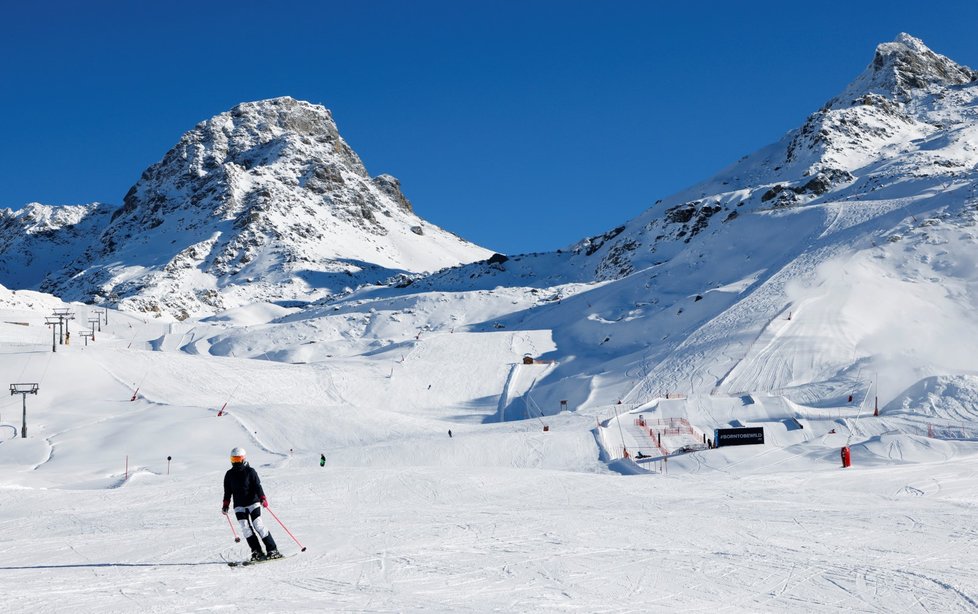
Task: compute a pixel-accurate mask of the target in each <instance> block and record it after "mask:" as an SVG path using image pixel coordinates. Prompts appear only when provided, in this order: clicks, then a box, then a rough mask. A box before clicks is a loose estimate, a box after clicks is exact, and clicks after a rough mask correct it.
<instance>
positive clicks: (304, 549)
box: [265, 507, 306, 552]
mask: <svg viewBox="0 0 978 614" xmlns="http://www.w3.org/2000/svg"><path fill="white" fill-rule="evenodd" d="M265 509H266V510H268V513H269V514H271V515H272V518H274V519H275V522H277V523H279V524H281V525H282V528H283V529H285V532H286V533H288V534H289V537H291V538H292V541H294V542H295V543H297V544H299V540H297V539H296V538H295V535H292V531H289V529H288V527H286V526H285V525H284V524H282V521H281V520H279V519H278V516H276V515H275V512H273V511H272V508H270V507H266V508H265ZM299 547H300V548H302V550H300V552H305V551H306V547H305V546H303V545H302V544H299Z"/></svg>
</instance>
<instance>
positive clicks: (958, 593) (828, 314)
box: [0, 252, 978, 612]
mask: <svg viewBox="0 0 978 614" xmlns="http://www.w3.org/2000/svg"><path fill="white" fill-rule="evenodd" d="M894 253H895V252H894ZM855 260H856V261H854V262H850V265H849V267H848V268H847V270H848V271H849V274H848V276H839V277H838V278H836V277H834V276H832V275H827V276H826V275H822V276H821V278H820V281H819V282H818V283H812V284H810V285H809V286H806V288H807V289H804V288H801V287H799V288H797V289H795V290H793V291H792V292H793V295H792V300H793V302H792V303H791V308H790V309H784V310H778V311H777V313H776V315H775V316H774V317H772V318H770V319H768V320H766V322H767V323H766V324H764V325H763V326H762V327H761V328H760V329H759V330H758V331H757V332H756V334H755V335H754V336H753V337H743V336H739V337H731V338H730V344H731V347H732V346H733V345H737V346H738V347H740V348H741V349H740V350H738V351H734V350H733V349H731V347H727V348H726V349H724V348H719V349H717V350H716V351H713V352H710V353H708V356H709V357H710V358H709V359H708V360H707V359H702V358H699V359H695V357H696V354H695V351H696V350H695V348H694V349H691V350H690V351H689V352H688V353H687V354H686V356H687V358H688V360H682V355H677V356H675V360H673V361H672V362H670V360H663V361H659V362H658V363H656V364H655V365H649V364H642V362H641V361H640V360H637V361H635V364H634V365H633V366H631V367H625V368H623V369H621V370H620V371H618V370H609V373H608V374H607V375H606V376H604V377H602V376H600V374H599V375H598V376H594V377H592V378H590V379H589V380H587V382H585V383H578V384H575V381H574V380H573V379H565V380H564V381H563V382H562V383H561V384H560V385H559V386H557V385H554V384H550V385H547V384H542V382H546V381H547V377H548V375H552V374H554V373H559V372H560V369H562V368H566V366H567V364H568V363H573V361H575V360H576V361H579V362H580V361H586V360H587V356H585V355H584V353H585V351H586V348H584V347H574V346H572V345H570V346H568V345H566V344H567V343H569V342H568V341H567V340H566V338H564V343H565V345H564V346H563V347H561V346H560V345H559V344H557V343H556V342H555V341H554V338H553V336H552V333H551V331H549V330H508V329H505V328H504V329H496V328H493V327H491V326H483V327H476V326H467V325H466V323H465V322H462V321H461V316H459V318H454V319H453V318H441V316H439V312H438V310H439V309H444V308H445V303H444V301H443V300H433V301H430V302H427V303H426V302H424V301H418V302H417V303H415V304H413V305H412V307H411V309H409V310H404V311H403V312H402V315H401V316H400V318H392V317H388V316H387V315H386V314H385V313H381V312H378V313H374V312H372V311H370V310H371V309H372V306H371V303H369V302H364V303H363V305H361V309H362V311H360V312H356V313H354V311H350V312H349V313H346V312H344V313H341V315H340V316H338V317H339V320H325V319H324V320H314V321H312V322H307V325H310V326H311V325H315V326H316V327H318V330H319V334H320V335H321V338H324V339H327V340H328V339H334V341H333V342H332V343H330V342H321V341H316V340H314V339H307V338H305V337H304V335H305V334H306V332H304V331H305V330H306V329H303V328H302V327H301V326H300V324H301V322H297V321H295V320H294V319H290V318H291V316H290V312H289V311H288V310H283V309H282V308H279V307H275V306H270V305H256V306H254V307H251V308H245V309H242V310H238V311H236V312H235V313H231V314H227V315H225V316H222V317H220V318H214V319H211V320H210V321H198V322H186V323H163V322H159V321H156V320H153V319H150V318H144V317H138V316H136V315H133V314H127V313H120V312H116V311H112V310H110V311H109V312H108V318H107V319H108V322H107V323H105V322H104V323H102V325H101V328H102V330H101V331H97V332H96V339H95V341H89V343H88V345H85V343H84V339H82V338H81V337H80V336H79V334H78V333H79V332H80V331H81V330H82V329H83V328H84V327H85V326H84V325H85V323H87V322H88V321H89V319H91V318H95V317H97V316H96V314H95V312H94V310H93V308H92V307H90V306H86V305H81V304H71V305H66V304H63V303H61V302H60V301H59V300H57V299H55V298H53V297H49V296H46V295H41V294H36V293H32V292H16V293H14V292H11V291H9V290H6V289H4V290H2V293H3V294H2V297H0V298H2V300H0V343H2V345H0V372H2V373H3V377H4V379H5V381H7V382H9V383H11V384H13V383H38V384H39V391H38V394H37V395H27V397H26V403H27V420H26V424H27V435H28V436H27V438H21V437H19V435H20V431H21V428H22V423H21V422H22V397H21V396H20V395H14V396H11V397H8V399H7V400H6V401H4V402H3V403H2V405H0V424H2V426H0V440H2V443H0V468H2V469H0V553H2V557H0V589H2V594H3V595H4V610H6V611H10V612H143V611H160V612H163V611H166V612H193V611H215V610H217V611H222V610H229V611H230V610H236V609H241V608H248V609H254V610H259V611H267V612H313V611H419V610H428V611H473V612H482V611H558V610H559V611H566V610H577V611H595V612H597V611H609V612H611V611H614V612H628V611H679V612H696V611H707V610H709V611H721V612H784V611H806V612H835V611H840V610H843V611H864V612H880V611H885V612H896V611H899V612H935V611H940V612H958V611H959V612H970V611H975V609H976V608H978V572H976V566H975V564H974V563H975V561H978V556H976V555H978V552H976V550H978V547H976V543H978V530H976V529H975V527H974V524H975V521H974V519H975V512H976V501H978V495H976V494H975V493H976V488H975V487H976V485H978V469H976V468H975V467H976V462H978V444H976V442H975V439H976V438H978V437H976V434H975V433H974V430H973V429H972V428H971V427H970V425H974V424H975V418H976V416H975V409H974V407H975V406H974V404H973V403H972V402H970V401H972V400H973V399H972V398H971V396H973V394H972V393H971V392H969V391H971V390H973V389H974V388H973V379H972V378H973V375H971V374H969V373H967V372H960V373H949V372H947V371H946V370H945V375H940V376H933V377H929V376H927V373H928V372H927V371H926V370H925V369H923V368H922V367H920V365H923V364H925V363H926V364H931V365H932V369H931V371H932V372H936V371H938V368H937V367H934V366H933V365H940V364H943V363H942V361H944V363H946V362H947V361H950V360H951V359H952V358H954V357H951V356H948V355H947V353H946V351H944V350H943V348H942V346H941V343H940V339H941V335H942V333H941V332H940V330H939V327H938V326H937V325H934V327H933V329H928V325H927V324H925V323H922V322H923V318H920V317H918V316H920V315H921V314H923V313H925V312H923V311H921V310H922V309H925V308H927V309H929V308H931V306H932V305H933V303H932V302H931V303H929V302H928V301H927V300H925V299H926V298H927V297H928V296H929V295H928V293H929V292H930V291H932V290H933V288H932V287H931V286H929V285H928V284H926V283H921V284H915V285H911V286H910V291H908V290H907V287H901V289H900V294H899V298H900V304H901V305H902V306H903V307H902V309H903V310H904V311H903V312H901V313H902V314H903V316H904V317H905V318H906V321H907V322H908V327H909V326H911V324H909V323H913V324H912V326H917V327H923V329H924V332H925V333H926V334H925V335H923V336H913V335H909V336H908V337H906V338H914V339H917V340H918V344H917V345H916V346H915V353H914V354H913V357H912V360H911V358H906V360H905V361H904V362H903V363H902V364H903V366H905V367H908V366H915V365H916V371H915V374H914V376H913V377H910V376H909V375H907V373H906V372H900V370H899V369H898V367H899V366H900V365H899V364H897V363H893V364H891V365H890V368H889V370H887V369H886V368H883V369H881V370H880V371H879V372H878V371H877V369H879V368H880V366H881V365H880V364H879V363H878V362H877V363H871V362H870V361H868V359H867V358H866V354H865V352H866V351H867V350H868V348H869V345H868V344H870V343H871V342H873V341H874V338H872V337H867V336H865V335H863V336H862V337H861V336H860V334H861V333H866V332H867V331H868V332H869V333H870V334H873V330H874V329H873V328H872V326H871V324H872V319H871V318H869V316H867V315H866V314H871V313H878V310H877V311H876V312H874V311H873V310H867V309H864V308H863V306H862V305H860V304H858V303H859V301H861V300H864V299H865V298H866V297H867V296H870V295H871V296H874V297H876V299H875V300H876V303H877V304H878V305H879V309H885V308H886V305H888V304H890V303H891V302H895V301H893V300H879V297H884V298H886V297H889V299H895V298H896V296H897V294H896V292H895V291H893V290H889V291H888V290H887V289H886V287H885V285H886V284H887V283H893V280H892V279H889V280H888V279H887V278H886V276H881V275H879V270H878V269H874V268H872V263H873V260H872V259H871V258H869V257H867V258H865V259H862V260H860V259H859V258H856V259H855ZM813 271H814V269H813ZM861 271H862V272H861ZM854 278H856V279H854ZM833 279H838V280H842V281H838V282H837V283H838V287H828V285H831V284H830V281H831V280H833ZM827 284H828V285H827ZM744 285H746V283H745V284H744ZM867 288H870V289H871V290H872V292H870V293H869V294H867V293H865V292H862V290H865V289H867ZM599 290H600V288H597V289H596V290H595V291H599ZM915 291H916V292H919V294H916V295H915V294H913V292H915ZM760 294H762V292H761V293H760ZM760 294H758V293H755V295H758V296H759V295H760ZM948 296H949V295H943V298H937V299H935V300H936V301H938V302H940V301H945V304H941V305H938V308H939V311H940V312H941V313H943V314H945V316H943V317H945V318H952V320H953V321H952V322H950V324H954V325H955V326H956V327H957V328H956V330H957V331H958V333H959V334H960V335H962V339H966V338H968V337H969V336H970V335H972V334H973V331H972V328H973V326H972V325H971V324H970V323H969V320H968V318H967V317H965V316H964V315H960V316H959V317H958V316H954V314H955V313H957V312H956V311H955V310H954V309H953V308H952V307H953V304H952V303H947V301H952V302H953V296H951V298H948ZM503 301H504V302H505V303H507V304H511V303H516V302H518V301H517V299H511V298H508V297H507V298H504V299H503ZM379 304H380V303H379V302H377V303H374V305H379ZM595 304H597V302H596V303H595ZM492 305H493V303H491V301H487V299H486V297H485V295H484V294H483V293H472V294H471V295H467V296H457V297H455V300H454V302H453V303H451V306H452V309H454V310H456V311H457V313H464V314H465V316H466V317H467V318H469V322H481V321H485V322H492V321H493V318H494V317H496V315H498V314H497V313H496V312H494V311H493V309H498V306H497V307H492ZM61 307H64V308H68V309H71V311H72V312H73V313H74V314H75V320H74V321H72V322H70V323H69V326H70V327H71V330H73V331H74V334H73V335H72V337H71V342H70V345H67V346H65V345H56V348H57V351H56V352H52V351H51V349H52V334H51V330H50V329H49V328H46V327H45V325H44V318H45V316H48V315H50V313H51V312H52V310H53V309H56V308H61ZM352 309H353V308H352V307H351V310H352ZM728 313H729V312H728ZM928 313H929V312H928ZM948 314H950V315H948ZM293 315H294V314H293ZM595 317H597V316H595ZM440 318H441V319H442V320H444V321H445V322H448V323H451V324H453V325H452V326H450V325H448V324H446V325H445V326H441V327H438V326H435V327H432V328H430V329H419V328H418V327H417V326H416V321H415V320H418V319H420V320H425V321H430V322H436V321H439V320H440ZM955 318H956V319H955ZM592 319H594V318H592ZM340 321H342V322H346V323H347V324H346V326H347V328H345V329H344V328H343V327H342V326H340V325H338V324H337V322H340ZM893 321H894V320H893V319H892V318H891V319H890V322H893ZM745 322H746V320H745ZM948 323H949V322H944V324H945V325H946V324H948ZM569 324H570V323H568V325H569ZM728 324H729V322H728ZM398 325H399V326H400V328H398ZM619 325H620V326H629V325H634V321H633V322H632V324H629V323H628V322H623V323H620V324H619ZM330 326H335V327H336V328H333V329H331V328H330ZM710 326H711V325H710V324H709V323H707V324H706V325H704V326H702V327H700V329H699V334H702V335H706V334H708V333H709V330H710ZM354 329H355V330H358V331H361V333H362V332H363V331H364V330H367V329H371V330H372V334H373V339H374V341H369V340H368V337H367V336H366V335H362V336H357V335H353V334H351V333H350V331H352V330H354ZM476 329H478V330H476ZM969 331H970V332H969ZM928 335H930V336H928ZM935 335H936V337H935ZM273 340H274V342H273ZM273 346H274V347H275V348H277V349H275V350H271V351H270V350H269V349H267V348H269V347H273ZM681 351H682V350H680V352H681ZM876 351H878V349H877V350H876ZM541 356H547V357H552V358H547V359H540V358H539V357H541ZM528 357H529V359H530V360H527V358H528ZM690 357H692V358H690ZM694 359H695V360H694ZM928 360H929V361H930V362H929V363H928V362H927V361H928ZM531 361H532V362H531ZM525 362H527V363H530V364H524V363H525ZM670 364H675V365H678V366H676V367H669V365H670ZM666 368H672V369H673V370H672V371H663V369H666ZM911 370H912V369H911ZM905 371H906V370H905ZM826 373H833V374H835V375H834V376H833V377H831V378H826V377H824V375H825V374H826ZM897 373H899V377H908V378H909V379H907V381H911V382H916V383H914V384H913V385H911V386H908V387H906V389H897V384H898V382H897V381H896V380H898V379H899V377H898V376H897V375H896V374H897ZM622 374H624V375H622ZM623 377H624V379H622V378H623ZM626 380H627V381H626ZM623 381H624V382H626V384H627V385H624V386H623V385H622V384H623ZM684 382H685V387H684V386H683V384H684ZM575 385H576V386H577V387H578V389H575ZM885 390H890V392H889V393H885V394H881V393H882V392H883V391H885ZM850 395H852V396H853V400H852V401H851V402H850V401H849V396H850ZM969 395H971V396H969ZM565 396H566V397H568V398H569V400H570V401H571V402H569V403H568V404H566V405H562V404H560V401H561V400H565V399H564V397H565ZM878 396H879V400H877V397H878ZM616 397H617V398H616ZM582 399H583V400H582ZM618 401H621V403H619V402H618ZM877 405H878V408H879V410H880V411H879V414H880V415H879V416H874V415H873V414H874V409H876V407H877ZM222 409H223V411H222ZM219 414H220V415H219ZM679 420H682V421H685V424H688V426H689V429H690V430H689V432H685V431H682V429H675V430H674V431H669V432H668V433H667V434H666V435H665V436H664V437H663V438H662V440H661V447H660V446H659V444H658V438H656V439H655V440H653V437H652V435H650V433H649V429H650V428H659V427H662V428H665V427H664V426H663V425H665V424H670V425H673V426H675V424H674V422H675V421H679ZM641 422H645V424H646V426H644V427H643V426H640V423H641ZM657 425H658V426H657ZM730 426H748V427H750V426H755V427H756V426H760V427H763V428H764V433H765V443H764V445H757V446H736V447H724V448H720V449H712V450H711V449H702V445H697V444H702V439H703V438H704V437H706V438H712V436H713V431H714V429H717V428H726V427H730ZM449 429H450V430H451V431H452V436H451V437H449V436H448V431H449ZM238 445H240V446H244V447H245V448H246V449H247V450H248V451H249V460H250V462H251V464H252V465H253V466H255V467H256V468H257V469H258V471H259V474H260V475H261V478H262V481H263V484H264V486H265V489H266V493H267V494H268V497H269V502H270V508H269V509H270V510H271V511H272V512H274V514H275V516H277V518H278V519H279V520H280V521H281V523H282V524H283V525H284V527H286V528H287V529H288V531H290V532H291V534H292V537H290V535H289V534H288V533H287V532H286V531H285V530H284V528H283V526H281V525H280V524H279V523H278V522H277V521H276V520H275V519H274V518H273V517H272V516H271V515H269V514H268V513H267V512H266V517H265V520H266V523H267V525H268V526H269V527H270V529H271V530H272V534H273V535H274V537H275V538H276V540H277V542H278V544H279V546H280V548H281V550H282V551H283V552H284V553H285V554H286V555H291V556H290V557H289V558H287V559H286V560H283V561H276V562H274V563H272V564H268V565H258V566H250V567H242V568H229V567H228V566H227V565H226V562H227V561H232V560H243V559H244V558H246V557H247V551H246V548H245V546H244V544H243V543H241V544H235V543H234V541H233V535H232V533H231V530H230V528H229V526H228V523H227V521H226V520H225V519H224V517H223V516H222V515H221V513H220V503H221V494H222V493H221V479H222V476H223V474H224V472H225V471H226V469H227V468H228V466H229V464H228V463H229V461H228V453H229V451H230V449H231V448H232V447H234V446H238ZM844 445H849V446H850V449H851V451H852V459H853V466H852V467H850V468H848V469H842V468H841V462H840V449H841V447H842V446H844ZM626 451H627V452H628V456H627V457H626V455H625V452H626ZM320 454H325V455H326V457H327V463H326V466H325V467H320V466H319V458H320ZM168 458H170V459H171V460H169V461H168V460H167V459H168ZM300 544H301V546H304V547H306V548H307V550H306V551H305V552H301V553H300V552H299V550H300Z"/></svg>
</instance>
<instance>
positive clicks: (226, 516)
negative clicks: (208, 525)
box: [224, 514, 241, 543]
mask: <svg viewBox="0 0 978 614" xmlns="http://www.w3.org/2000/svg"><path fill="white" fill-rule="evenodd" d="M224 517H225V518H227V519H228V526H229V527H231V533H234V543H238V542H240V541H241V538H240V537H238V532H237V531H235V530H234V525H233V524H231V517H230V516H228V515H227V514H224Z"/></svg>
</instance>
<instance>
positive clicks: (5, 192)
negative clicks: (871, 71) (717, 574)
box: [0, 0, 978, 253]
mask: <svg viewBox="0 0 978 614" xmlns="http://www.w3.org/2000/svg"><path fill="white" fill-rule="evenodd" d="M975 24H978V2H974V1H972V0H962V1H958V2H942V1H940V0H930V1H929V2H928V3H926V7H925V4H924V3H922V2H919V1H917V2H904V1H899V0H898V1H894V2H853V1H852V0H849V1H846V2H839V1H835V0H821V1H819V2H804V3H791V2H784V1H782V2H767V1H761V2H758V1H754V2H716V3H700V2H686V3H679V2H671V3H664V2H654V1H652V0H648V1H645V2H638V1H621V2H612V1H592V2H583V1H574V0H563V1H559V2H558V1H542V0H541V1H534V0H513V1H500V2H477V1H467V0H456V1H452V2H434V1H426V0H405V1H403V2H389V1H377V0H350V1H344V2H327V1H322V2H313V1H310V2H293V1H290V0H276V1H275V2H267V1H262V2H257V1H252V0H239V1H236V2H225V1H222V0H206V1H205V0H195V1H192V2H191V1H184V0H168V1H166V2H142V1H121V0H119V1H99V0H86V1H84V2H82V1H71V2H68V1H48V2H7V3H5V6H4V10H3V17H2V19H0V58H2V59H0V92H2V96H0V128H2V130H0V134H2V147H0V207H10V208H12V209H19V208H20V207H22V206H23V205H24V204H26V203H28V202H31V201H38V202H42V203H46V204H71V203H84V202H92V201H103V202H109V203H116V204H121V202H122V197H123V195H125V193H126V191H127V190H128V189H129V187H130V186H131V185H132V184H133V183H135V181H136V180H137V179H138V178H139V175H140V173H141V172H142V170H143V169H144V168H146V167H147V166H149V165H150V164H152V163H154V162H156V161H157V160H159V159H160V158H161V157H162V156H163V154H164V153H165V152H166V151H167V150H168V149H169V148H170V147H172V146H173V145H174V144H175V143H176V142H177V140H178V139H179V138H180V136H181V135H182V134H183V133H184V132H185V131H187V130H189V129H190V128H192V127H193V126H194V125H195V124H196V123H197V122H199V121H201V120H204V119H207V118H209V117H212V116H213V115H216V114H218V113H220V112H222V111H226V110H228V109H229V108H231V107H232V106H234V105H235V104H237V103H239V102H243V101H249V100H259V99H262V98H270V97H274V96H283V95H289V96H292V97H294V98H298V99H302V100H308V101H311V102H315V103H319V104H322V105H324V106H326V107H328V108H330V109H331V110H332V111H333V115H334V118H335V119H336V121H337V124H338V125H339V128H340V132H341V134H342V135H343V136H344V138H345V139H346V140H347V141H348V142H349V143H350V145H351V146H352V147H353V148H354V149H355V150H356V151H357V153H359V154H360V156H361V158H362V159H363V161H364V163H365V164H366V166H367V169H368V170H369V171H370V173H371V174H373V175H376V174H380V173H390V174H392V175H395V176H397V177H399V178H400V179H401V182H402V188H403V190H404V192H405V194H406V195H407V196H408V198H409V199H411V201H412V202H413V203H414V205H415V210H416V211H417V213H418V214H419V215H421V216H422V217H423V218H425V219H427V220H429V221H431V222H433V223H435V224H437V225H439V226H442V227H444V228H446V229H448V230H451V231H453V232H455V233H456V234H459V235H461V236H462V237H464V238H466V239H469V240H471V241H473V242H475V243H478V244H481V245H483V246H485V247H488V248H490V249H494V250H497V251H501V252H505V253H519V252H531V251H547V250H553V249H556V248H559V247H564V246H566V245H569V244H571V243H573V242H575V241H577V240H580V239H582V238H584V237H586V236H590V235H595V234H599V233H602V232H605V231H606V230H608V229H610V228H612V227H614V226H616V225H618V224H620V223H622V222H624V221H625V220H628V219H630V218H632V217H634V216H635V215H637V214H638V213H640V212H641V211H642V210H644V209H645V208H647V207H648V206H650V205H651V204H652V203H653V202H655V200H656V199H658V198H662V197H664V196H667V195H669V194H671V193H673V192H676V191H678V190H680V189H682V188H684V187H686V186H688V185H690V184H692V183H694V182H696V181H699V180H701V179H705V178H706V177H708V176H709V175H711V174H713V173H714V172H715V171H717V170H719V169H720V168H722V167H724V166H726V165H727V164H729V163H731V162H733V161H735V160H736V159H738V158H739V157H741V156H742V155H744V154H747V153H750V152H752V151H754V150H756V149H758V148H760V147H761V146H763V145H766V144H768V143H770V142H772V141H775V140H777V139H778V138H780V136H781V135H782V134H783V133H784V132H785V131H787V130H789V129H791V128H794V127H797V126H799V125H800V124H801V123H802V122H803V121H804V119H805V117H806V116H807V115H808V114H809V113H811V112H813V111H815V110H817V109H818V108H819V107H820V106H821V105H822V104H823V103H824V102H825V101H826V100H828V99H829V98H831V97H832V96H834V95H835V94H837V93H839V92H840V91H841V90H842V89H843V87H844V86H845V85H846V84H847V83H848V82H849V81H851V80H852V79H853V78H854V77H855V76H856V75H857V74H858V73H859V72H860V71H862V70H863V69H864V68H865V67H866V65H867V64H869V62H870V61H871V60H872V57H873V51H874V49H875V46H876V45H877V44H878V43H880V42H885V41H890V40H893V38H894V37H895V36H896V35H897V33H899V32H901V31H906V32H909V33H910V34H913V35H915V36H918V37H920V38H922V39H923V40H924V42H925V43H927V44H928V45H929V46H930V47H931V48H932V49H934V50H935V51H937V52H938V53H943V54H944V55H947V56H949V57H951V58H952V59H954V60H956V61H958V62H960V63H963V64H968V65H970V66H972V67H978V36H975V31H974V28H975Z"/></svg>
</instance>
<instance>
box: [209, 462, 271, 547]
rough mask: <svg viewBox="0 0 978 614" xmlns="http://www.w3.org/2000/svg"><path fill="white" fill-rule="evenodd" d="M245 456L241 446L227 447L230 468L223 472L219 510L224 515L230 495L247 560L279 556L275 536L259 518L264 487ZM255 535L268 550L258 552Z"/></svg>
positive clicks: (258, 543)
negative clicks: (245, 542) (266, 552)
mask: <svg viewBox="0 0 978 614" xmlns="http://www.w3.org/2000/svg"><path fill="white" fill-rule="evenodd" d="M246 456H247V453H246V452H245V449H244V448H234V449H233V450H231V468H230V469H228V472H227V473H225V474H224V506H223V507H222V508H221V512H222V513H223V514H224V515H225V516H226V515H227V513H228V508H229V507H230V505H231V497H232V495H233V496H234V517H235V518H237V519H238V524H239V525H241V533H242V534H243V535H244V536H245V540H246V541H247V542H248V545H249V546H250V547H251V560H252V561H264V560H266V559H278V558H282V555H281V554H279V551H278V548H277V547H276V546H275V540H274V539H272V534H271V533H270V532H269V531H268V529H267V528H265V523H264V522H262V519H261V508H262V507H268V499H266V498H265V491H264V490H262V487H261V480H259V479H258V472H257V471H255V470H254V469H253V468H252V467H251V465H249V464H248V461H247V460H245V458H246ZM256 533H257V535H256ZM259 536H261V541H263V542H265V549H266V550H267V551H268V554H265V553H263V552H262V549H261V541H259V540H258V537H259Z"/></svg>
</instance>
